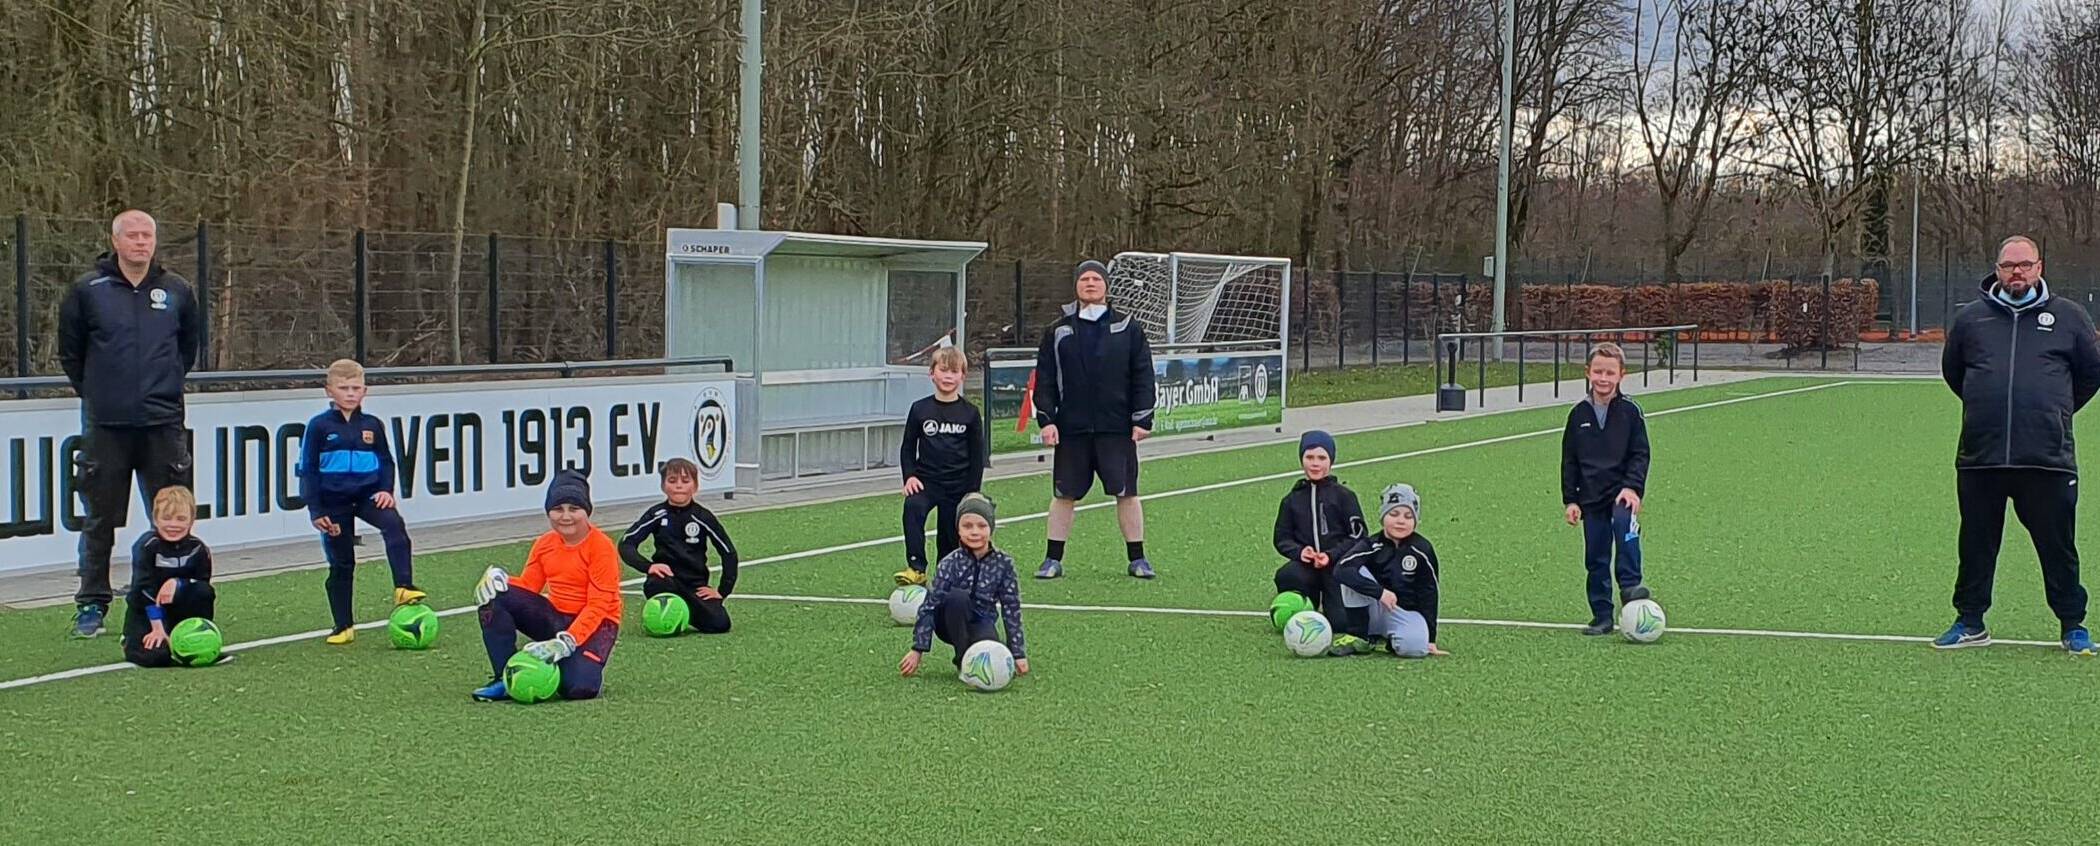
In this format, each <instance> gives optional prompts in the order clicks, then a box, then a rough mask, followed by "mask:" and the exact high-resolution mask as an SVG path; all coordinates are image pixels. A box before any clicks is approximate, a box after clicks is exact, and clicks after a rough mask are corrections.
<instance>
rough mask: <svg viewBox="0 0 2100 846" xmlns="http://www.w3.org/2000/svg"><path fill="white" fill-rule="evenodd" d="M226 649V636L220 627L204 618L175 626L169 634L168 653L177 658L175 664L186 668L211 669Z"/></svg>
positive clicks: (189, 620)
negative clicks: (221, 652) (221, 651)
mask: <svg viewBox="0 0 2100 846" xmlns="http://www.w3.org/2000/svg"><path fill="white" fill-rule="evenodd" d="M225 647H226V636H225V635H223V634H221V633H220V632H219V626H218V624H216V623H213V622H212V621H210V620H207V619H204V618H203V617H191V618H189V619H187V620H184V621H182V622H180V623H176V624H175V630H174V631H171V632H168V652H169V653H170V654H172V655H174V656H175V663H177V664H181V665H183V666H185V667H209V666H211V665H213V664H216V663H218V662H219V652H220V650H222V649H224V648H225Z"/></svg>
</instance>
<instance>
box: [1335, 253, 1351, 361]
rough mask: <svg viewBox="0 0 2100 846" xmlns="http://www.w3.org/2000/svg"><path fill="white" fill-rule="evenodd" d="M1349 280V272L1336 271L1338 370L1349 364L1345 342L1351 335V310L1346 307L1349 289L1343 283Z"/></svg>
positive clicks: (1336, 355)
mask: <svg viewBox="0 0 2100 846" xmlns="http://www.w3.org/2000/svg"><path fill="white" fill-rule="evenodd" d="M1347 281H1349V275H1348V274H1346V273H1343V272H1342V271H1341V270H1336V271H1335V272H1334V369H1336V370H1340V369H1342V368H1344V367H1347V366H1348V364H1349V362H1348V354H1347V353H1346V352H1344V351H1343V344H1345V343H1347V342H1348V335H1349V323H1348V316H1349V310H1348V309H1347V308H1345V307H1344V306H1346V305H1348V300H1349V297H1348V296H1347V295H1346V294H1344V293H1343V292H1344V291H1345V290H1347V289H1345V288H1344V287H1343V283H1345V282H1347Z"/></svg>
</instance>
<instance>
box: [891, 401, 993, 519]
mask: <svg viewBox="0 0 2100 846" xmlns="http://www.w3.org/2000/svg"><path fill="white" fill-rule="evenodd" d="M989 437H990V434H989V432H987V431H986V429H985V426H984V415H982V414H979V413H978V412H977V406H975V405H971V404H970V401H969V400H966V399H962V398H960V397H958V398H956V400H955V401H953V402H941V400H940V398H939V397H925V398H923V399H920V400H919V401H918V402H915V403H912V404H911V413H910V414H909V415H906V416H905V418H904V443H903V445H902V446H901V447H899V448H898V450H897V467H898V469H899V470H901V471H902V472H903V473H904V478H906V479H909V478H911V477H913V476H917V477H919V483H920V484H922V485H925V486H926V487H927V488H929V489H932V490H934V491H937V492H942V493H949V494H953V495H955V496H961V495H963V494H966V493H971V492H973V491H977V490H980V489H982V488H983V487H984V468H985V467H987V466H989V465H990V464H991V463H992V450H991V446H990V442H989Z"/></svg>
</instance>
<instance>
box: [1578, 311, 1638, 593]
mask: <svg viewBox="0 0 2100 846" xmlns="http://www.w3.org/2000/svg"><path fill="white" fill-rule="evenodd" d="M1625 376H1626V353H1625V352H1624V351H1622V350H1620V349H1619V345H1617V344H1613V343H1608V342H1607V343H1602V344H1598V345H1597V347H1596V348H1595V349H1593V350H1590V357H1589V383H1590V390H1589V395H1588V396H1585V397H1583V398H1582V400H1580V401H1578V402H1576V403H1575V407H1574V408H1572V409H1569V410H1568V425H1567V428H1566V429H1565V430H1564V431H1563V432H1562V433H1561V441H1560V456H1561V457H1560V499H1561V502H1562V503H1563V504H1565V505H1566V507H1567V508H1566V514H1565V516H1566V518H1567V521H1568V525H1570V526H1575V525H1580V526H1582V541H1583V566H1584V567H1585V568H1586V569H1587V570H1588V571H1589V573H1588V576H1589V578H1588V585H1587V587H1588V590H1589V599H1590V622H1589V625H1588V626H1585V627H1584V628H1583V630H1582V633H1583V634H1586V635H1604V634H1610V633H1611V630H1612V603H1611V581H1612V576H1613V575H1614V574H1616V575H1617V577H1618V583H1619V599H1620V600H1621V601H1622V602H1632V601H1634V600H1637V599H1647V598H1649V596H1650V594H1649V591H1648V588H1647V586H1646V585H1644V584H1642V583H1641V522H1640V519H1639V518H1640V513H1641V497H1642V496H1643V495H1645V494H1646V493H1647V490H1648V422H1647V421H1646V420H1644V419H1642V417H1641V407H1640V406H1638V405H1634V404H1633V400H1630V399H1627V398H1626V395H1625V394H1622V393H1619V380H1620V379H1623V378H1624V377H1625ZM1615 545H1616V546H1617V548H1618V556H1617V559H1616V562H1614V559H1613V556H1612V548H1613V547H1614V546H1615Z"/></svg>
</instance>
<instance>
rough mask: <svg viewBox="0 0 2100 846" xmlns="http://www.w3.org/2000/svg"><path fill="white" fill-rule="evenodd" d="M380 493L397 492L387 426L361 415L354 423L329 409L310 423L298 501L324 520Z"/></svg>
mask: <svg viewBox="0 0 2100 846" xmlns="http://www.w3.org/2000/svg"><path fill="white" fill-rule="evenodd" d="M380 491H386V492H387V493H393V492H394V450H393V448H392V447H389V446H388V445H387V442H386V422H385V421H383V420H380V419H379V418H377V417H373V416H372V415H370V414H366V413H365V412H364V409H358V410H357V412H356V413H354V414H351V415H350V417H349V419H347V420H346V419H344V418H343V413H342V412H340V411H337V410H336V408H335V406H333V405H330V406H329V407H328V410H327V411H323V412H321V413H320V414H316V415H314V419H312V420H308V421H306V437H304V438H303V439H301V440H300V441H299V498H300V499H303V500H306V513H307V514H309V515H311V516H312V517H313V518H314V519H316V520H319V519H321V518H322V517H323V516H330V515H335V514H339V513H341V512H342V511H343V510H344V509H348V508H354V507H356V506H357V504H358V503H360V502H362V501H364V500H366V499H370V498H371V497H372V495H373V494H376V493H379V492H380Z"/></svg>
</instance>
